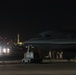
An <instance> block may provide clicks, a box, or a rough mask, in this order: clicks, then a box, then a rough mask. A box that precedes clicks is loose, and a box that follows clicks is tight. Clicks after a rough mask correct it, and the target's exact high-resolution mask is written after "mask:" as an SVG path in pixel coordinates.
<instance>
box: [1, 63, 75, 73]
mask: <svg viewBox="0 0 76 75" xmlns="http://www.w3.org/2000/svg"><path fill="white" fill-rule="evenodd" d="M0 74H1V75H76V63H51V64H0Z"/></svg>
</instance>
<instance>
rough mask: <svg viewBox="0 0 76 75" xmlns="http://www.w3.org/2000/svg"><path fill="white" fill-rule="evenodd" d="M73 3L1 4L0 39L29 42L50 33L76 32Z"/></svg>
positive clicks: (15, 0) (13, 0) (11, 0)
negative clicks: (54, 31)
mask: <svg viewBox="0 0 76 75" xmlns="http://www.w3.org/2000/svg"><path fill="white" fill-rule="evenodd" d="M75 5H76V3H75V2H72V0H63V1H62V0H59V1H58V0H46V1H45V0H40V1H39V0H24V1H22V0H6V1H3V0H2V1H1V2H0V35H2V36H7V37H9V38H11V39H15V38H16V36H17V34H18V33H19V34H20V37H21V40H22V41H26V40H27V39H30V38H32V37H34V36H35V35H37V34H39V33H41V32H43V31H47V30H53V29H54V30H76V6H75Z"/></svg>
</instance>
